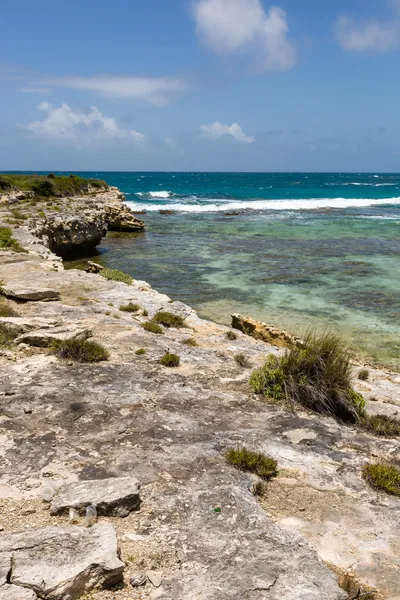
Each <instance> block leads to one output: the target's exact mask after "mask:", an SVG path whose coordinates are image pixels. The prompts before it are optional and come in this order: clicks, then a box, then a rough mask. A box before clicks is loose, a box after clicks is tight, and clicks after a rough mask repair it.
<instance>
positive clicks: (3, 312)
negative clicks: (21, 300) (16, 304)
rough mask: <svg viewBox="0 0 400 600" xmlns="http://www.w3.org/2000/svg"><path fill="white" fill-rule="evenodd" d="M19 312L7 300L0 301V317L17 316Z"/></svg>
mask: <svg viewBox="0 0 400 600" xmlns="http://www.w3.org/2000/svg"><path fill="white" fill-rule="evenodd" d="M18 316H19V314H18V313H17V312H16V311H15V310H14V309H13V308H12V307H11V306H10V305H9V304H7V302H2V301H0V317H18Z"/></svg>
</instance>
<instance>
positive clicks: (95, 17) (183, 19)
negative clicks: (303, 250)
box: [0, 0, 400, 172]
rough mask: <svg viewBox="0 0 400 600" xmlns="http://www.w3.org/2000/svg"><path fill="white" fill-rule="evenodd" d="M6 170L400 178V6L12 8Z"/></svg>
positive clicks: (4, 104) (4, 36) (198, 2)
mask: <svg viewBox="0 0 400 600" xmlns="http://www.w3.org/2000/svg"><path fill="white" fill-rule="evenodd" d="M0 30H1V36H0V171H1V170H3V171H5V170H32V171H38V170H40V171H59V170H65V171H89V170H92V171H105V170H107V171H144V170H146V171H211V170H212V171H353V172H358V171H367V172H369V171H383V172H398V171H400V168H399V164H400V114H399V92H400V83H399V75H398V74H399V59H400V0H335V1H334V2H333V1H328V0H325V1H324V0H276V3H270V2H269V0H113V2H110V1H109V0H108V1H106V0H96V2H95V1H93V0H69V1H68V2H66V1H65V0H64V1H63V0H59V1H58V2H54V0H52V1H51V2H50V0H36V1H35V2H32V0H19V1H18V2H11V1H10V0H5V2H4V3H3V4H2V10H1V12H0Z"/></svg>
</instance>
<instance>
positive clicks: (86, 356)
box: [52, 339, 110, 363]
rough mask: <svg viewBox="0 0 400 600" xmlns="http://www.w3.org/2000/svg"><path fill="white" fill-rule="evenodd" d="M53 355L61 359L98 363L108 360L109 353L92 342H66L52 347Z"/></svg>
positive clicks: (56, 343)
mask: <svg viewBox="0 0 400 600" xmlns="http://www.w3.org/2000/svg"><path fill="white" fill-rule="evenodd" d="M52 350H53V353H54V354H56V356H58V357H59V358H67V359H71V360H76V361H78V362H83V363H96V362H101V361H103V360H108V358H109V356H110V355H109V353H108V351H107V350H106V349H105V348H104V346H102V345H101V344H99V343H98V342H94V341H92V340H80V339H75V340H65V341H58V340H57V341H55V342H54V343H53V345H52Z"/></svg>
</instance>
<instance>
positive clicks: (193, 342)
mask: <svg viewBox="0 0 400 600" xmlns="http://www.w3.org/2000/svg"><path fill="white" fill-rule="evenodd" d="M182 344H185V346H193V347H194V346H198V343H197V342H196V340H195V339H194V337H188V338H186V339H184V340H183V341H182Z"/></svg>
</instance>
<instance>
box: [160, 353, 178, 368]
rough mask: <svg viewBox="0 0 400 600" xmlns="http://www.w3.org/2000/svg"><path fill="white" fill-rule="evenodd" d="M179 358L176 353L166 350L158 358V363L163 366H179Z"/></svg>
mask: <svg viewBox="0 0 400 600" xmlns="http://www.w3.org/2000/svg"><path fill="white" fill-rule="evenodd" d="M179 363H180V358H179V356H178V355H177V354H171V352H166V353H165V354H164V356H162V357H161V358H160V364H161V365H163V366H164V367H179Z"/></svg>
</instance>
